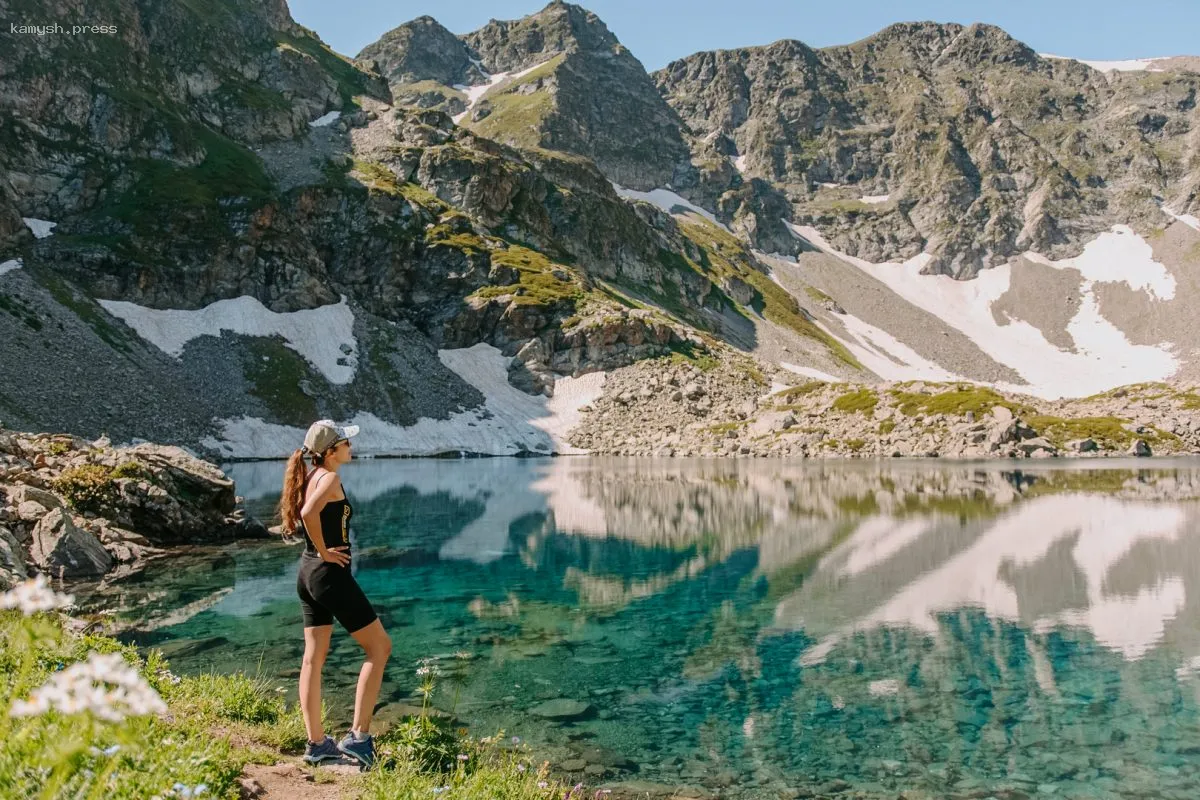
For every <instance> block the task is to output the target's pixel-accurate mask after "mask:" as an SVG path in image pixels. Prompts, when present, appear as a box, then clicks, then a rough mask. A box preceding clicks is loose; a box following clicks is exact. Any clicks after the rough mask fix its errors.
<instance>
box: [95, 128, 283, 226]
mask: <svg viewBox="0 0 1200 800" xmlns="http://www.w3.org/2000/svg"><path fill="white" fill-rule="evenodd" d="M192 130H193V133H194V136H195V140H196V141H195V142H194V144H196V145H198V146H199V147H202V148H203V150H204V154H205V155H204V160H203V161H202V162H201V163H200V164H198V165H196V166H193V167H179V166H176V165H174V164H170V163H168V162H165V161H159V160H156V159H147V158H143V159H135V160H133V161H131V162H130V163H129V165H128V168H127V169H128V171H129V172H130V173H132V174H133V175H134V176H135V177H134V180H133V182H132V184H131V185H130V186H129V187H128V188H127V189H126V190H125V191H124V192H122V193H120V194H119V195H117V196H115V197H113V198H112V199H111V200H110V202H109V207H108V209H107V210H108V212H109V213H110V214H111V215H112V216H113V217H115V218H117V219H119V220H121V221H123V222H126V223H129V224H130V225H131V226H133V228H134V229H135V230H137V231H138V232H141V233H153V232H155V231H159V230H160V229H161V228H162V226H163V223H164V221H179V219H180V217H181V216H183V217H185V218H187V221H188V223H189V224H187V225H186V229H187V231H188V233H189V234H193V235H200V236H201V237H202V236H203V235H205V234H207V235H209V236H211V235H214V234H218V233H221V232H222V225H221V223H222V220H223V218H224V215H223V209H224V208H228V207H231V206H241V207H242V208H257V207H259V206H261V205H263V204H264V203H266V202H268V201H269V200H270V199H271V197H272V196H273V192H274V183H273V182H272V180H271V178H270V177H269V176H268V175H267V173H266V169H265V167H264V166H263V163H262V161H261V160H260V159H259V158H258V156H256V155H254V154H253V153H252V152H250V151H249V150H247V149H246V148H245V147H243V146H242V145H240V144H238V143H236V142H234V141H233V140H231V139H228V138H226V137H225V136H222V135H221V134H218V133H216V132H214V131H211V130H209V129H208V128H202V127H199V126H196V127H195V128H193V129H192Z"/></svg>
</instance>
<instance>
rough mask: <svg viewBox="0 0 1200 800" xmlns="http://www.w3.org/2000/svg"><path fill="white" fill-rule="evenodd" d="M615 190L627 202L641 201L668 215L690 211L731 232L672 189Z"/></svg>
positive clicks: (622, 187) (617, 186) (623, 188)
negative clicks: (646, 190) (678, 209)
mask: <svg viewBox="0 0 1200 800" xmlns="http://www.w3.org/2000/svg"><path fill="white" fill-rule="evenodd" d="M613 189H615V190H616V192H617V194H618V195H620V196H621V197H624V198H625V199H626V200H641V201H643V202H646V203H650V204H652V205H656V206H658V207H659V208H661V209H662V210H663V211H665V212H667V213H668V214H675V213H677V212H676V210H675V209H677V208H686V209H687V210H688V211H692V212H694V213H696V214H699V215H700V216H702V217H704V218H705V219H706V220H708V221H709V222H711V223H713V224H714V225H717V226H719V227H720V228H721V230H724V231H728V230H729V228H727V227H725V225H724V224H723V223H721V222H720V221H719V220H717V218H716V217H715V216H713V213H712V212H711V211H708V210H706V209H703V208H701V207H700V206H698V205H696V204H695V203H693V202H691V201H690V200H685V199H684V198H683V197H681V196H680V195H678V194H676V193H675V192H673V191H671V190H670V189H651V190H650V191H648V192H639V191H637V190H635V189H626V188H625V187H624V186H621V185H620V184H617V183H614V184H613Z"/></svg>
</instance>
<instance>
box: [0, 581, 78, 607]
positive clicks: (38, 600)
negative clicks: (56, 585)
mask: <svg viewBox="0 0 1200 800" xmlns="http://www.w3.org/2000/svg"><path fill="white" fill-rule="evenodd" d="M74 603H75V597H74V596H73V595H69V594H60V593H58V592H56V591H54V590H53V589H51V588H50V584H49V583H48V582H47V581H46V576H45V575H38V576H37V577H36V578H34V579H33V580H28V581H25V582H24V583H22V584H20V585H19V586H15V587H13V589H12V590H11V591H8V592H5V593H4V594H2V595H0V609H14V608H19V609H20V610H21V613H22V614H24V615H26V616H30V615H32V614H37V613H38V612H39V611H55V610H57V609H60V608H70V607H71V606H72V605H73V604H74Z"/></svg>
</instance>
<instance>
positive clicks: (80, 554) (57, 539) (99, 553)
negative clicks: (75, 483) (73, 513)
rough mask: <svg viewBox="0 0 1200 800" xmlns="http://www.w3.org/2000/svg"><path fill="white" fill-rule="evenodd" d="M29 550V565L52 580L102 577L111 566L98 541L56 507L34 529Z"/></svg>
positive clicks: (108, 557)
mask: <svg viewBox="0 0 1200 800" xmlns="http://www.w3.org/2000/svg"><path fill="white" fill-rule="evenodd" d="M29 549H30V553H29V555H30V557H31V558H32V560H33V563H34V564H36V565H37V566H38V567H39V568H41V569H42V570H44V571H46V572H48V573H50V574H51V575H53V576H55V577H63V578H80V577H90V576H95V575H103V574H104V573H106V572H108V571H109V570H110V569H112V566H113V558H112V556H111V555H109V553H108V551H107V550H105V549H104V547H103V545H101V544H100V541H99V540H98V539H97V538H96V537H95V536H94V535H92V534H91V533H90V532H89V531H86V530H83V529H82V528H79V527H78V526H76V525H75V523H74V521H72V519H71V517H70V516H69V515H68V514H66V513H65V512H64V511H63V510H62V509H58V508H56V509H54V510H53V511H50V512H49V513H48V514H46V515H45V516H44V517H42V518H41V519H40V520H39V521H38V523H37V525H35V526H34V529H33V537H32V541H31V543H30V548H29Z"/></svg>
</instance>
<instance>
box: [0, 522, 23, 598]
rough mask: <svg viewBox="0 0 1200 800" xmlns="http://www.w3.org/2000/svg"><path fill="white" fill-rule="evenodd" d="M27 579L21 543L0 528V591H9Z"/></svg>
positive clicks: (3, 528)
mask: <svg viewBox="0 0 1200 800" xmlns="http://www.w3.org/2000/svg"><path fill="white" fill-rule="evenodd" d="M28 577H29V571H28V570H27V569H26V568H25V552H24V549H23V548H22V547H21V543H20V542H18V541H17V537H15V536H13V535H12V531H10V530H9V529H8V528H5V527H3V526H0V591H7V590H9V589H11V588H12V587H13V586H14V585H16V584H18V583H20V582H21V581H23V580H25V579H26V578H28Z"/></svg>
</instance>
